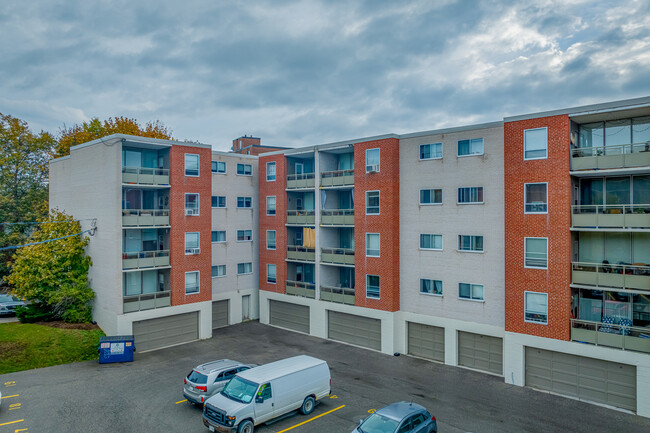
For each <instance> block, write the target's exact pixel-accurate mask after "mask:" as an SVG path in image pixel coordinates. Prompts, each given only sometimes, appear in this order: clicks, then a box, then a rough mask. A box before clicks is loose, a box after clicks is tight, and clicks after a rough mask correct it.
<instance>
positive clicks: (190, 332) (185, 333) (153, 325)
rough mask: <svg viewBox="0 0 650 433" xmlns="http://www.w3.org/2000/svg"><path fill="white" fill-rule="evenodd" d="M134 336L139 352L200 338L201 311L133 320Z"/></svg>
mask: <svg viewBox="0 0 650 433" xmlns="http://www.w3.org/2000/svg"><path fill="white" fill-rule="evenodd" d="M133 336H134V337H135V348H136V350H137V351H138V352H143V351H145V350H153V349H160V348H161V347H167V346H171V345H174V344H180V343H187V342H190V341H194V340H198V339H199V312H198V311H193V312H191V313H184V314H176V315H174V316H167V317H159V318H157V319H149V320H139V321H136V322H133Z"/></svg>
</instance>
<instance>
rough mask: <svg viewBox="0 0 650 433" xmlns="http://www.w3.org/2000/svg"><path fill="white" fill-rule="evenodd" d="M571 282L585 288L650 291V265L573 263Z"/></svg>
mask: <svg viewBox="0 0 650 433" xmlns="http://www.w3.org/2000/svg"><path fill="white" fill-rule="evenodd" d="M571 282H572V283H573V284H582V285H585V286H596V287H599V286H602V287H620V288H623V289H638V290H650V265H647V264H634V265H622V264H621V265H615V264H609V263H604V264H603V263H583V262H573V263H571ZM648 294H649V295H650V292H649V293H648Z"/></svg>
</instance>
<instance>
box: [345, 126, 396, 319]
mask: <svg viewBox="0 0 650 433" xmlns="http://www.w3.org/2000/svg"><path fill="white" fill-rule="evenodd" d="M374 148H379V149H380V171H379V173H366V150H367V149H374ZM354 167H355V168H354V245H355V246H354V256H355V260H354V261H355V269H354V273H355V300H354V304H355V305H356V306H360V307H366V308H373V309H375V310H384V311H398V310H399V140H398V139H397V138H388V139H384V140H376V141H367V142H363V143H356V144H355V145H354ZM374 190H378V191H379V198H380V203H379V209H380V211H379V212H380V214H379V215H366V191H374ZM366 233H379V234H380V249H381V252H380V257H366ZM367 274H369V275H379V277H380V286H381V287H380V299H371V298H367V297H366V275H367Z"/></svg>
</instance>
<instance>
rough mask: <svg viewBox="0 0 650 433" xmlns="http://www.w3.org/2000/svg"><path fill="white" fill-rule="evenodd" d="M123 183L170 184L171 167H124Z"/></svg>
mask: <svg viewBox="0 0 650 433" xmlns="http://www.w3.org/2000/svg"><path fill="white" fill-rule="evenodd" d="M122 183H133V184H138V185H164V186H169V169H167V168H145V167H122Z"/></svg>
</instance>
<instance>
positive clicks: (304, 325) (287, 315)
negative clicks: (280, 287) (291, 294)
mask: <svg viewBox="0 0 650 433" xmlns="http://www.w3.org/2000/svg"><path fill="white" fill-rule="evenodd" d="M269 309H270V312H269V316H270V317H269V319H270V322H271V325H275V326H281V327H283V328H287V329H293V330H294V331H300V332H304V333H305V334H309V307H307V306H305V305H297V304H290V303H288V302H280V301H274V300H271V301H270V303H269Z"/></svg>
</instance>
